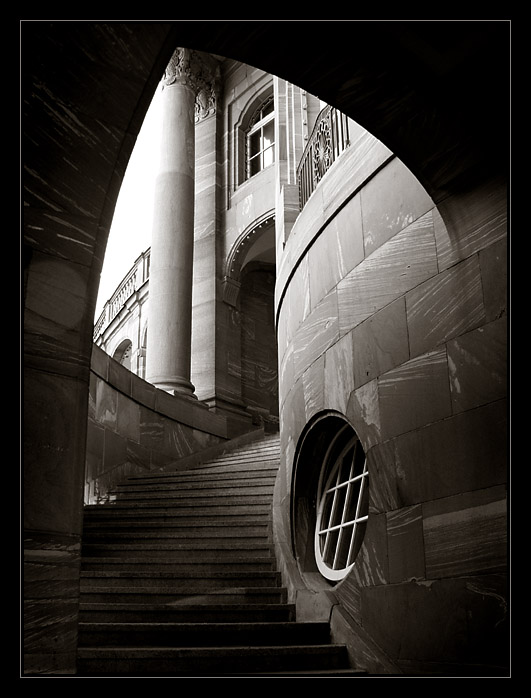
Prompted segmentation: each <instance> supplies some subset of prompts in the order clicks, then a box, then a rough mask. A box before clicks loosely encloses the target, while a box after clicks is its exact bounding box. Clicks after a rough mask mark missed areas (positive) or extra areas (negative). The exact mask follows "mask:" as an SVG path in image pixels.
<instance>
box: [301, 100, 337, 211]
mask: <svg viewBox="0 0 531 698" xmlns="http://www.w3.org/2000/svg"><path fill="white" fill-rule="evenodd" d="M349 144H350V139H349V130H348V118H347V117H346V116H345V115H344V114H342V113H341V112H340V111H338V110H337V109H335V108H334V107H330V106H326V107H325V108H324V109H322V110H321V112H320V113H319V116H318V117H317V121H316V122H315V126H314V128H313V131H312V134H311V136H310V138H309V139H308V143H307V144H306V147H305V148H304V152H303V154H302V157H301V160H300V163H299V166H298V168H297V179H298V183H299V206H300V209H301V210H302V209H303V208H304V206H305V204H306V202H307V201H308V199H309V198H310V196H311V195H312V193H313V192H314V190H315V188H316V186H317V185H318V184H319V182H320V181H321V179H322V178H323V176H324V175H325V173H326V172H327V171H328V170H329V169H330V167H331V165H332V163H333V162H334V161H335V160H336V159H337V158H338V157H339V155H340V154H341V153H342V152H343V151H344V150H345V148H346V147H347V146H348V145H349Z"/></svg>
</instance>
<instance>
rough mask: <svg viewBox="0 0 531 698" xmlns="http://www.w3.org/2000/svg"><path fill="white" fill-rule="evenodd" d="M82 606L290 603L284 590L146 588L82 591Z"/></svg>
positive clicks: (273, 588)
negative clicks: (98, 604)
mask: <svg viewBox="0 0 531 698" xmlns="http://www.w3.org/2000/svg"><path fill="white" fill-rule="evenodd" d="M80 599H81V603H120V604H141V603H147V604H154V603H161V604H164V605H179V604H183V603H186V604H195V605H199V604H203V605H204V604H213V603H214V604H269V603H273V604H281V603H285V602H286V600H287V592H286V589H283V588H282V587H262V588H257V587H233V588H222V589H198V588H196V587H182V588H180V589H169V588H167V587H163V586H146V587H138V588H134V587H132V588H131V587H113V586H103V587H85V586H82V587H81V596H80Z"/></svg>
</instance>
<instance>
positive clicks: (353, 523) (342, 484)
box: [318, 441, 368, 570]
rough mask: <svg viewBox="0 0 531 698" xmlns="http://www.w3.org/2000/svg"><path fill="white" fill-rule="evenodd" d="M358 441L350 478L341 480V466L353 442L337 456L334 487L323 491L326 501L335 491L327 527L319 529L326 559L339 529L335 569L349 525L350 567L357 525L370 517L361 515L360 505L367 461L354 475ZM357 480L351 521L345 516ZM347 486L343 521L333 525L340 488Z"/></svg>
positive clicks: (348, 558)
mask: <svg viewBox="0 0 531 698" xmlns="http://www.w3.org/2000/svg"><path fill="white" fill-rule="evenodd" d="M358 443H359V442H358V441H356V444H355V447H354V453H353V455H352V460H351V464H350V471H349V478H348V480H346V481H344V482H340V479H341V470H342V468H341V465H342V459H343V458H344V456H345V453H346V452H348V449H349V448H350V446H351V444H348V445H347V446H346V447H345V449H344V450H343V451H342V453H341V454H340V456H339V457H338V458H337V461H336V462H337V463H338V466H337V475H336V479H335V484H334V485H333V486H332V487H329V488H328V489H326V490H325V492H324V493H323V498H322V501H323V502H325V500H326V497H328V496H329V495H331V494H332V492H333V501H332V506H331V508H330V513H329V516H328V522H327V526H326V528H321V529H320V530H319V534H318V535H319V536H324V537H325V541H324V545H323V548H322V559H323V560H326V557H327V554H328V550H329V547H330V545H331V540H332V538H331V536H330V533H333V532H335V531H339V536H338V540H337V543H336V549H335V553H334V561H333V563H332V569H333V570H336V569H337V565H338V561H339V559H338V558H339V554H340V550H341V543H342V538H343V535H344V532H345V530H346V529H347V528H348V527H350V526H352V534H351V538H350V544H349V551H348V555H347V563H346V566H347V567H348V566H349V565H350V564H351V563H352V555H353V551H354V543H355V538H356V535H355V534H356V526H357V524H359V523H363V522H364V521H367V519H368V516H360V515H359V512H360V506H361V503H362V497H363V494H364V485H365V481H366V478H367V476H368V472H367V461H365V462H364V465H363V472H362V473H361V475H356V476H353V472H354V467H355V462H356V452H357V448H358ZM357 481H360V491H359V494H358V499H357V502H356V513H355V515H354V519H350V520H349V521H345V518H346V516H347V514H348V509H349V505H350V498H351V495H352V485H353V483H354V482H357ZM345 487H346V488H347V493H346V496H345V501H344V505H343V511H342V513H341V523H339V524H335V525H331V524H333V522H334V520H335V514H336V511H337V505H338V492H339V490H341V489H343V488H345Z"/></svg>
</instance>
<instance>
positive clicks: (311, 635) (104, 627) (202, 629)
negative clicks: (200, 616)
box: [79, 621, 330, 647]
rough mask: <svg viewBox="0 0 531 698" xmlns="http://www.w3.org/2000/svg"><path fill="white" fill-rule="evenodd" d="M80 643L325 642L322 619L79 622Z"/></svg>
mask: <svg viewBox="0 0 531 698" xmlns="http://www.w3.org/2000/svg"><path fill="white" fill-rule="evenodd" d="M79 641H80V645H81V646H92V647H97V646H98V645H106V646H116V647H135V646H137V647H149V646H151V645H155V646H159V647H160V646H165V647H212V646H215V647H226V646H231V645H234V646H239V647H241V646H271V645H275V644H279V645H291V644H301V645H302V644H305V645H310V644H317V645H318V644H325V643H327V642H329V641H330V627H329V625H328V623H322V622H293V621H288V622H283V621H278V622H272V623H271V622H261V623H80V624H79Z"/></svg>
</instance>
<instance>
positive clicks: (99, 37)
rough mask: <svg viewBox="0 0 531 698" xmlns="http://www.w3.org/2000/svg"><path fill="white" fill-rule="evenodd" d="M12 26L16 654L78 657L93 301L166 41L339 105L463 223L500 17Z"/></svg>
mask: <svg viewBox="0 0 531 698" xmlns="http://www.w3.org/2000/svg"><path fill="white" fill-rule="evenodd" d="M21 40H22V47H21V48H22V53H21V55H22V65H21V76H22V84H21V90H22V95H21V98H22V106H21V110H22V146H23V163H22V164H23V187H24V191H23V203H24V209H23V210H24V239H23V261H24V372H25V373H24V390H25V401H24V454H23V458H24V471H25V472H24V528H25V539H26V545H25V550H26V553H27V556H28V568H27V572H26V576H25V582H26V583H27V587H28V590H27V595H26V599H27V602H26V609H25V610H26V613H27V626H28V628H29V629H30V630H29V631H28V635H27V638H26V640H27V647H26V652H27V655H26V659H27V661H26V664H25V671H26V672H28V673H35V674H45V673H52V674H53V673H74V672H75V652H76V644H77V643H76V618H77V604H78V583H77V579H78V577H77V569H78V564H79V541H80V532H81V514H82V492H83V486H82V485H83V482H82V481H83V468H84V459H85V453H84V451H85V436H86V423H87V410H88V404H87V402H88V400H87V396H88V381H89V366H90V356H91V350H92V324H93V317H94V307H95V303H96V297H97V290H98V283H99V276H100V272H101V268H102V263H103V257H104V253H105V247H106V242H107V237H108V233H109V228H110V224H111V220H112V215H113V211H114V206H115V202H116V199H117V196H118V192H119V189H120V185H121V182H122V178H123V175H124V172H125V168H126V166H127V162H128V160H129V156H130V154H131V152H132V149H133V146H134V143H135V139H136V137H137V135H138V132H139V129H140V126H141V124H142V121H143V118H144V115H145V113H146V111H147V108H148V106H149V103H150V101H151V98H152V95H153V94H154V91H155V89H156V86H157V84H158V81H159V78H160V76H161V75H162V73H163V71H164V68H165V66H166V64H167V62H168V60H169V58H170V56H171V53H172V51H173V50H174V48H175V47H176V46H179V45H181V46H188V47H191V48H194V49H197V50H202V51H206V52H211V53H215V54H218V55H224V56H228V57H231V58H234V59H236V60H240V61H243V62H245V63H248V64H250V65H254V66H257V67H259V68H262V69H264V70H266V71H268V72H270V73H273V74H276V75H279V76H280V77H283V78H285V79H287V80H289V81H290V82H292V83H294V84H296V85H298V86H300V87H302V88H305V89H307V90H308V91H310V92H311V93H312V94H315V95H317V96H319V97H321V98H322V99H323V100H325V101H326V102H328V103H329V104H332V105H333V106H336V107H338V108H339V109H340V110H341V111H343V112H344V113H346V114H348V115H349V116H351V117H352V118H354V119H355V120H356V121H357V122H358V123H360V124H361V125H362V126H364V127H365V128H366V129H367V130H368V131H370V132H371V133H372V134H373V135H375V136H376V137H377V138H379V139H380V140H381V141H382V142H383V143H385V145H387V146H388V147H389V148H390V149H391V150H392V151H393V152H394V153H396V155H397V156H398V157H399V158H400V159H401V160H402V162H404V164H405V165H406V166H407V167H409V169H410V170H411V171H412V172H413V174H414V175H415V176H416V177H417V178H418V179H419V181H420V182H421V184H422V185H423V186H424V187H425V188H426V190H427V191H428V193H429V194H430V196H431V197H432V198H433V199H434V201H435V203H436V204H438V205H439V208H440V211H441V213H442V215H443V216H444V217H445V221H446V224H447V226H448V228H449V230H450V232H451V234H452V235H453V236H455V238H456V239H459V236H460V230H461V228H462V226H467V227H468V228H470V227H471V226H472V227H474V226H477V227H478V228H479V227H480V226H481V225H483V224H484V223H485V221H486V220H489V217H491V216H492V215H493V214H492V213H491V209H490V208H489V200H488V199H489V196H487V195H486V194H485V192H493V191H496V192H500V191H501V192H504V191H505V186H506V184H505V182H506V177H507V162H508V134H509V123H508V113H509V103H508V102H509V100H508V94H509V58H510V56H509V41H510V24H509V23H508V22H497V21H494V22H491V21H466V22H446V21H435V22H416V21H404V22H395V21H393V22H385V21H351V22H349V21H346V22H345V21H342V22H337V21H331V22H328V21H325V22H320V21H310V22H305V21H302V22H298V21H272V22H267V21H266V22H264V21H255V22H253V21H243V22H242V21H220V22H217V21H206V22H201V21H176V22H158V21H152V22H93V21H81V22H70V21H66V22H62V21H58V22H48V21H28V22H23V23H22V32H21ZM273 48H274V50H272V49H273ZM487 183H490V184H489V186H488V187H487ZM493 183H494V184H493ZM465 206H466V217H463V215H462V211H463V207H465ZM465 218H466V219H465ZM52 551H53V555H52ZM52 558H53V562H50V561H51V560H52ZM43 560H46V561H47V562H46V564H45V565H42V564H40V563H39V561H41V562H42V561H43ZM52 587H53V589H52ZM52 592H53V593H52Z"/></svg>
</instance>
